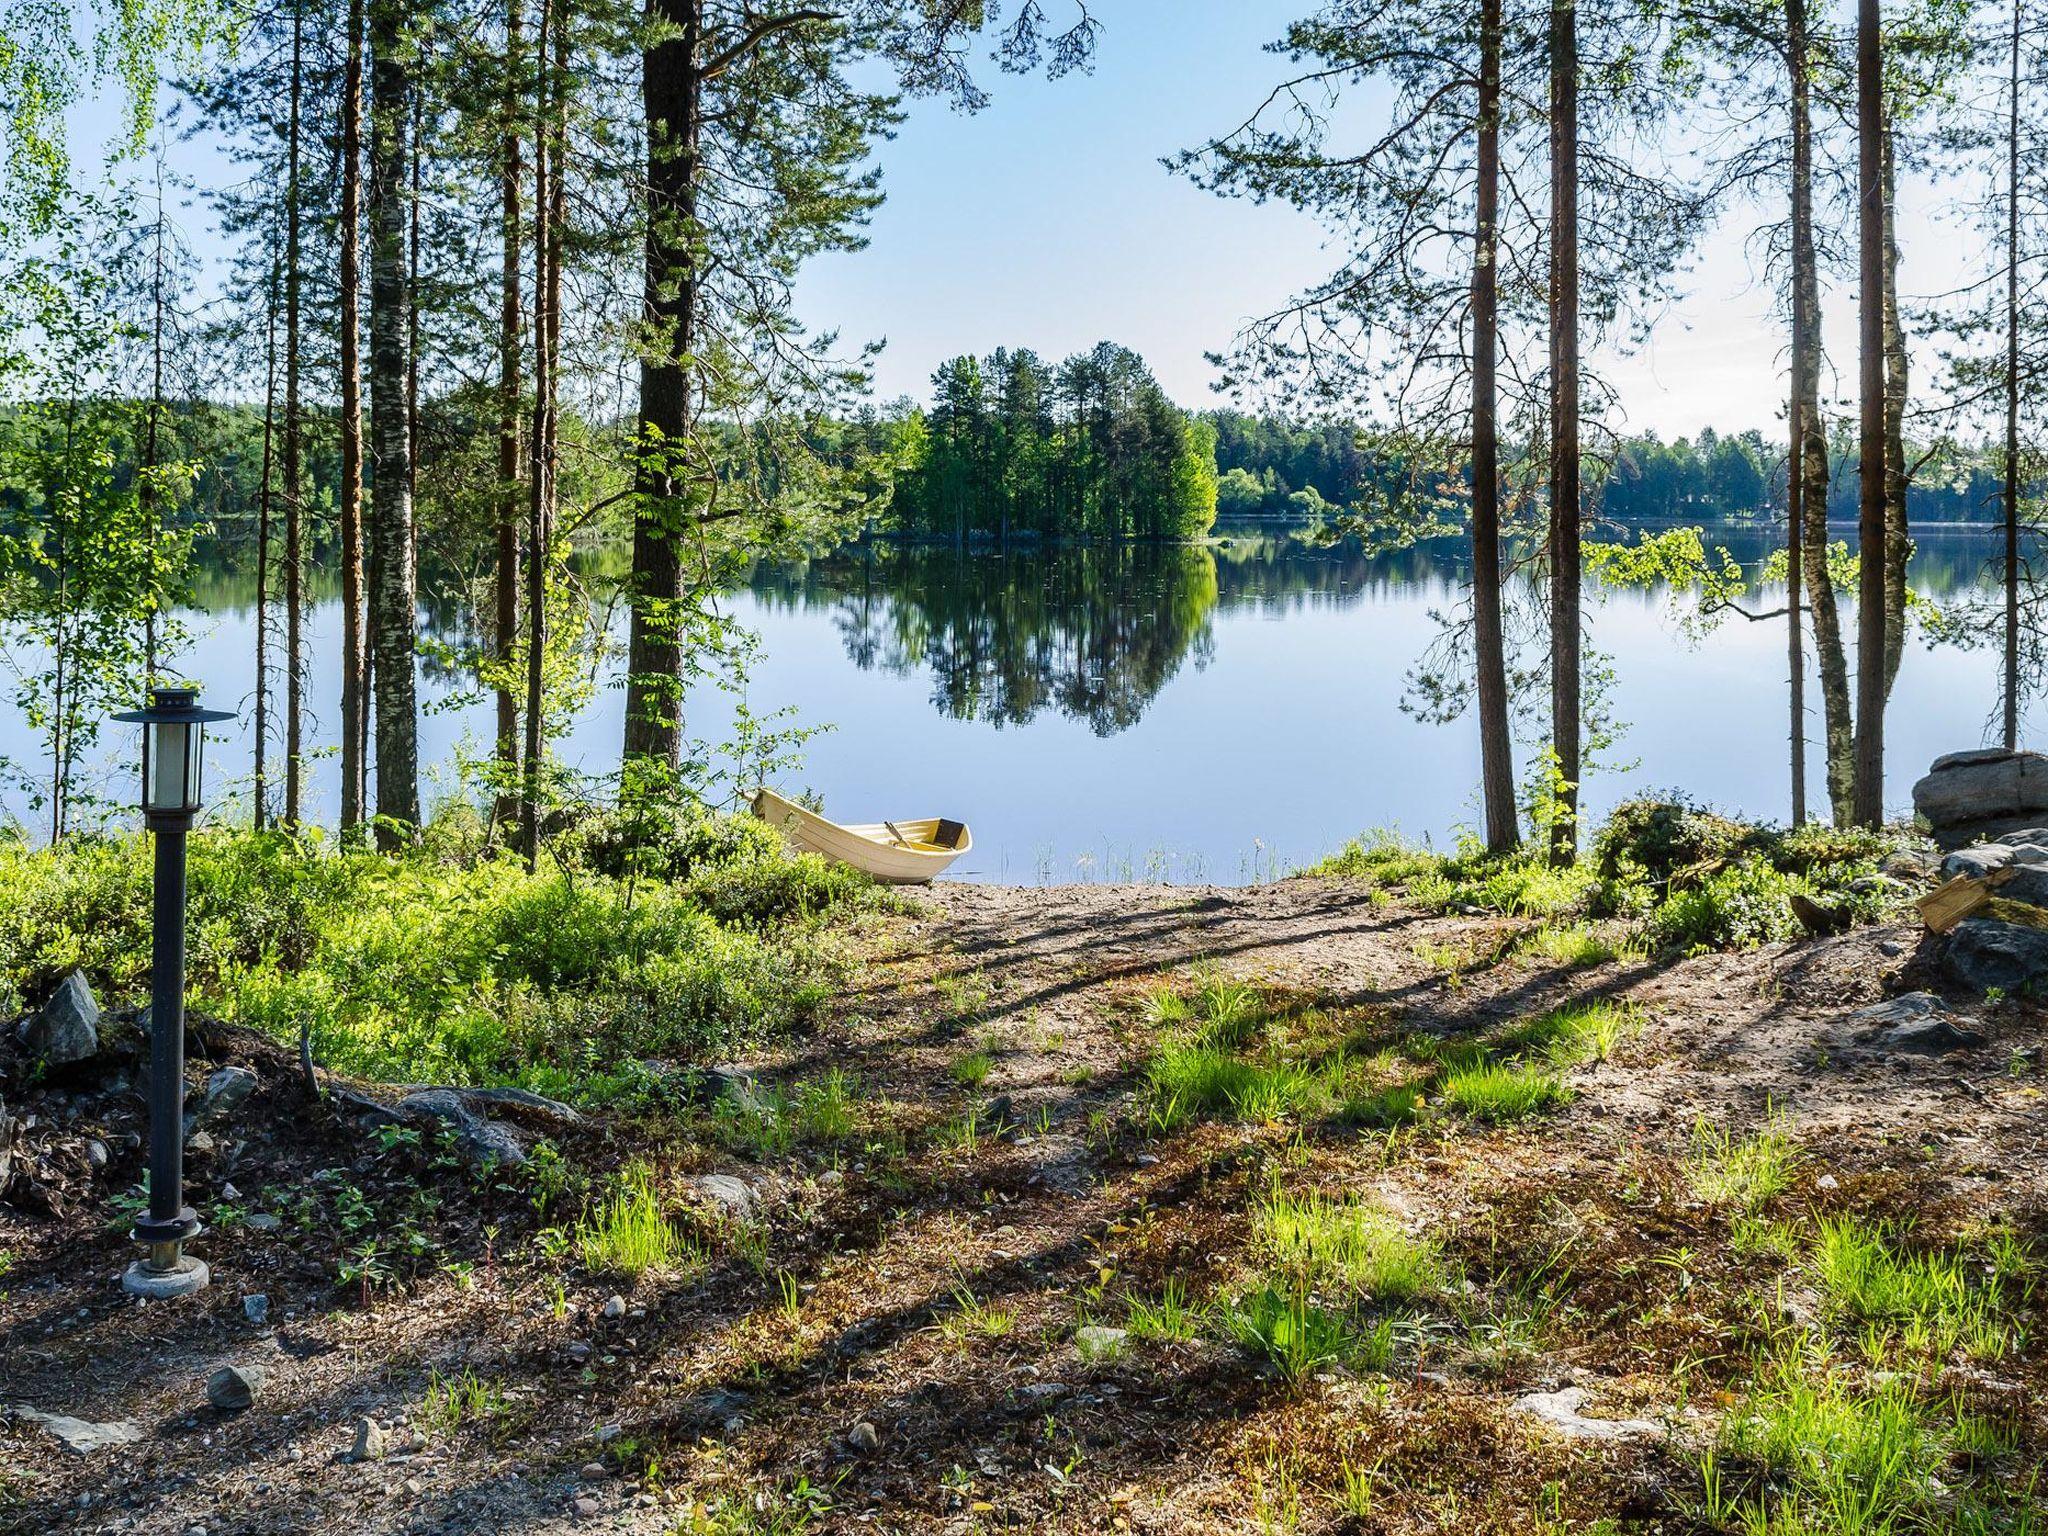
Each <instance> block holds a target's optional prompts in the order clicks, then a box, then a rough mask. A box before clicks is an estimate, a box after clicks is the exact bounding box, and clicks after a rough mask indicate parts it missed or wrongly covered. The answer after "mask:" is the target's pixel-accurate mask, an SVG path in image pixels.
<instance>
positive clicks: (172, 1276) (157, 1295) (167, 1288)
mask: <svg viewBox="0 0 2048 1536" xmlns="http://www.w3.org/2000/svg"><path fill="white" fill-rule="evenodd" d="M212 1279H213V1276H212V1274H211V1273H210V1272H209V1271H208V1270H207V1267H206V1264H205V1262H204V1261H203V1260H200V1259H195V1258H193V1257H192V1256H191V1255H190V1254H185V1255H182V1256H181V1257H180V1258H179V1259H178V1261H177V1263H175V1264H173V1265H172V1266H171V1267H170V1268H168V1269H159V1268H157V1267H156V1266H155V1265H154V1264H151V1263H150V1262H149V1261H148V1260H147V1259H137V1260H136V1261H135V1262H134V1263H133V1264H130V1265H129V1266H128V1268H127V1270H126V1271H124V1272H123V1274H122V1276H121V1289H122V1290H124V1291H126V1292H127V1293H128V1294H129V1295H131V1296H146V1297H148V1298H149V1299H150V1300H151V1301H169V1300H170V1299H172V1298H173V1297H177V1296H190V1295H192V1294H194V1293H195V1292H198V1291H203V1290H205V1289H206V1287H207V1285H208V1283H209V1282H211V1281H212Z"/></svg>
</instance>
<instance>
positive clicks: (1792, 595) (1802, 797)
mask: <svg viewBox="0 0 2048 1536" xmlns="http://www.w3.org/2000/svg"><path fill="white" fill-rule="evenodd" d="M1787 419H1788V421H1789V423H1790V426H1791V432H1790V446H1789V448H1788V449H1787V451H1786V455H1785V652H1786V662H1787V666H1788V668H1789V671H1788V676H1789V678H1790V680H1791V681H1790V687H1789V692H1790V697H1791V716H1792V721H1791V733H1790V739H1789V744H1790V747H1791V753H1792V825H1793V826H1795V827H1802V826H1804V825H1806V642H1805V639H1804V637H1803V636H1802V635H1801V634H1800V626H1799V602H1800V595H1801V594H1800V590H1799V589H1800V583H1801V582H1802V581H1803V580H1804V577H1805V572H1804V571H1803V570H1802V566H1803V565H1804V564H1805V562H1804V561H1803V560H1801V559H1800V556H1801V555H1802V554H1804V553H1805V550H1804V544H1805V539H1804V537H1803V535H1802V534H1801V531H1800V526H1801V523H1802V521H1803V519H1802V510H1803V500H1804V498H1803V497H1802V496H1801V494H1800V493H1801V490H1802V477H1801V475H1800V472H1799V451H1800V445H1801V439H1802V428H1801V427H1800V424H1799V423H1800V410H1799V395H1798V391H1797V390H1796V389H1795V390H1794V391H1793V395H1792V402H1791V409H1790V410H1789V411H1788V412H1787Z"/></svg>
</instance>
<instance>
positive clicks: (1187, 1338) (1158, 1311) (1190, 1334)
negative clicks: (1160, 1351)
mask: <svg viewBox="0 0 2048 1536" xmlns="http://www.w3.org/2000/svg"><path fill="white" fill-rule="evenodd" d="M1124 1306H1125V1308H1126V1316H1125V1318H1124V1331H1125V1332H1126V1333H1128V1334H1129V1335H1130V1336H1131V1337H1132V1338H1134V1339H1137V1340H1138V1341H1139V1342H1141V1343H1153V1344H1186V1343H1190V1342H1192V1341H1193V1340H1195V1339H1196V1338H1199V1337H1200V1336H1201V1332H1202V1325H1203V1322H1204V1317H1205V1314H1204V1311H1203V1309H1202V1308H1199V1307H1195V1306H1191V1305H1190V1304H1189V1302H1188V1291H1187V1283H1186V1282H1185V1281H1183V1280H1180V1279H1179V1278H1175V1279H1172V1280H1169V1281H1167V1282H1166V1288H1165V1290H1164V1291H1162V1292H1161V1293H1160V1296H1159V1299H1158V1300H1157V1301H1147V1300H1145V1299H1144V1298H1143V1297H1141V1296H1132V1295H1126V1296H1125V1297H1124Z"/></svg>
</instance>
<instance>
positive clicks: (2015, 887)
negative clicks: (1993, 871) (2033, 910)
mask: <svg viewBox="0 0 2048 1536" xmlns="http://www.w3.org/2000/svg"><path fill="white" fill-rule="evenodd" d="M1993 894H1994V895H1996V896H1998V897H1999V898H2000V899H2001V900H2003V901H2023V902H2025V903H2026V904H2027V905H2028V906H2030V907H2048V868H2044V867H2042V866H2041V865H2038V864H2026V865H2020V864H2015V865H2014V866H2013V868H2012V871H2011V873H2010V874H2008V875H2007V876H2006V878H2005V883H2004V884H2002V885H2000V886H1999V887H1998V889H1997V890H1996V891H1995V892H1994V893H1993Z"/></svg>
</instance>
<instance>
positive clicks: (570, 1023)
mask: <svg viewBox="0 0 2048 1536" xmlns="http://www.w3.org/2000/svg"><path fill="white" fill-rule="evenodd" d="M549 853H550V857H549V858H548V859H546V860H544V861H543V864H542V869H541V871H540V872H538V873H528V872H527V870H526V869H525V867H524V865H523V863H522V862H520V861H518V860H516V859H513V858H510V857H508V856H506V855H505V854H504V853H503V851H502V850H501V849H495V848H493V847H492V846H491V845H490V843H489V842H488V840H487V837H486V835H485V822H484V819H483V818H481V817H480V816H478V815H477V814H476V813H475V812H474V811H473V810H471V809H470V808H468V807H466V806H463V805H460V804H456V805H453V806H452V807H450V808H449V809H448V810H446V811H444V812H443V813H442V814H441V815H439V816H438V817H437V819H436V820H435V821H434V822H432V823H431V824H429V825H428V826H427V827H426V828H424V829H423V830H422V834H421V842H420V845H419V846H418V847H416V848H414V849H411V850H409V851H407V852H405V853H403V854H399V855H395V856H385V855H380V854H376V853H372V852H368V851H363V850H357V849H352V848H342V847H338V846H337V845H335V844H334V843H333V842H332V841H331V840H330V839H327V838H324V837H322V836H320V835H319V834H317V833H308V834H306V835H304V836H288V835H285V834H282V833H262V834H258V833H252V832H247V831H242V830H229V829H225V828H208V829H205V830H202V831H197V832H195V833H194V834H193V836H192V839H191V868H190V889H191V897H190V900H191V941H190V985H191V1001H192V1006H193V1007H194V1008H195V1009H199V1010H203V1011H204V1012H206V1013H209V1014H212V1015H215V1016H217V1017H221V1018H224V1019H227V1020H229V1021H232V1022H237V1023H244V1024H248V1025H251V1026H252V1027H254V1028H256V1029H259V1030H261V1031H263V1032H265V1033H267V1034H269V1035H271V1036H273V1037H274V1038H277V1039H279V1040H283V1041H287V1042H290V1043H292V1044H294V1045H295V1044H296V1041H297V1038H298V1033H299V1028H300V1025H301V1024H302V1023H304V1024H306V1025H307V1026H308V1027H309V1028H310V1031H311V1038H312V1046H313V1051H314V1054H315V1056H316V1057H317V1058H318V1059H319V1060H320V1062H321V1063H322V1064H323V1065H326V1066H329V1067H332V1068H334V1069H337V1070H340V1071H344V1072H349V1073H353V1074H357V1075H360V1076H364V1077H370V1078H375V1079H380V1080H385V1081H395V1082H415V1083H416V1082H438V1083H453V1084H469V1083H488V1084H516V1085H518V1086H522V1087H526V1088H531V1089H534V1090H536V1091H538V1092H541V1093H545V1094H549V1095H552V1096H555V1097H559V1098H568V1099H571V1100H573V1101H575V1102H579V1103H585V1104H604V1103H610V1102H614V1101H617V1100H618V1099H620V1098H622V1097H626V1096H629V1095H632V1094H636V1093H643V1092H648V1091H651V1089H652V1088H653V1086H654V1081H653V1079H652V1078H651V1076H650V1074H648V1073H647V1072H646V1070H645V1069H644V1068H643V1067H642V1066H640V1062H641V1061H642V1060H643V1059H645V1058H650V1057H663V1058H681V1059H697V1060H706V1059H710V1060H715V1059H718V1054H714V1053H720V1054H722V1053H724V1052H727V1051H729V1050H731V1049H732V1048H734V1047H735V1046H738V1045H743V1044H746V1043H752V1042H759V1041H765V1040H769V1039H774V1038H779V1037H782V1036H786V1035H787V1034H789V1033H790V1032H792V1031H793V1030H794V1029H796V1028H797V1027H799V1026H800V1025H801V1024H803V1023H804V1022H806V1021H807V1020H809V1019H810V1018H811V1017H813V1016H814V1015H815V1013H816V1012H817V1010H818V1009H819V1008H820V1007H821V1006H822V1005H823V1004H824V1002H825V1001H826V1000H827V999H828V998H829V997H830V995H831V991H832V987H833V984H834V982H835V980H836V978H837V976H838V975H839V970H838V964H837V961H836V959H835V956H834V952H833V951H832V949H831V948H830V947H829V946H828V945H827V944H826V943H825V942H824V941H823V939H822V936H821V934H820V931H819V929H820V919H822V918H825V917H829V916H831V915H833V914H835V913H837V912H840V911H844V910H847V909H850V908H852V907H854V906H856V905H859V904H862V903H872V902H875V901H878V900H880V899H881V898H879V897H878V896H876V895H875V894H874V889H875V888H874V887H872V886H871V885H869V883H868V882H866V881H865V880H864V879H862V878H860V877H858V876H855V875H852V874H851V873H850V872H848V871H845V870H841V869H835V868H832V867H830V866H828V865H826V864H824V863H823V862H822V861H820V860H817V859H815V858H812V857H809V856H793V855H791V854H790V853H789V852H787V851H786V850H785V849H784V848H783V846H782V845H781V840H780V839H779V838H778V837H777V836H776V835H775V834H774V832H773V829H771V828H768V827H767V826H765V824H757V825H749V824H748V823H747V822H746V821H740V820H729V819H721V818H712V817H686V818H679V819H678V820H677V821H676V822H675V823H674V824H673V825H671V826H665V827H656V828H653V829H651V830H650V829H632V828H628V827H627V826H626V825H625V823H624V822H623V821H622V820H621V819H620V818H619V817H617V816H616V815H615V814H613V813H608V812H602V811H593V812H591V813H590V814H589V815H588V816H587V817H586V818H585V819H584V821H583V823H581V824H580V825H579V828H578V830H577V831H575V832H573V833H564V834H562V835H561V836H560V837H558V838H556V839H554V840H553V841H551V843H550V847H549ZM644 858H657V860H658V862H661V863H662V864H663V867H664V869H665V870H672V873H665V874H664V876H663V877H662V878H646V877H641V878H637V879H636V878H634V875H633V869H632V867H630V866H634V865H635V863H636V861H643V860H644ZM149 882H150V852H149V845H148V839H147V838H146V837H145V836H104V837H103V836H94V835H86V834H81V835H79V836H77V837H75V838H67V839H66V840H65V841H64V843H63V844H62V845H61V846H59V847H57V848H55V849H48V848H31V847H29V846H27V844H26V843H24V842H21V841H19V840H16V839H10V838H0V1016H10V1017H11V1016H12V1015H14V1014H16V1013H19V1012H22V1011H24V1010H25V1009H26V1008H27V1006H28V1005H29V1003H30V1002H31V1001H32V1000H35V999H39V998H40V997H41V996H42V995H43V993H44V992H45V991H46V990H47V989H48V988H49V987H50V985H52V984H53V983H54V982H55V981H56V980H57V978H58V977H59V976H61V975H62V974H63V973H64V972H66V971H68V970H70V969H72V968H74V967H82V968H83V969H84V970H85V972H86V973H87V976H88V978H89V980H90V981H91V983H92V985H93V987H94V989H95V991H96V992H97V993H98V995H99V998H100V1001H101V1002H102V1004H103V1005H108V1006H112V1005H116V1004H120V1003H123V1002H128V1001H139V1000H141V999H142V998H143V997H144V996H145V995H146V992H147V966H148V956H149V950H150V947H149V913H150V905H149Z"/></svg>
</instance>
